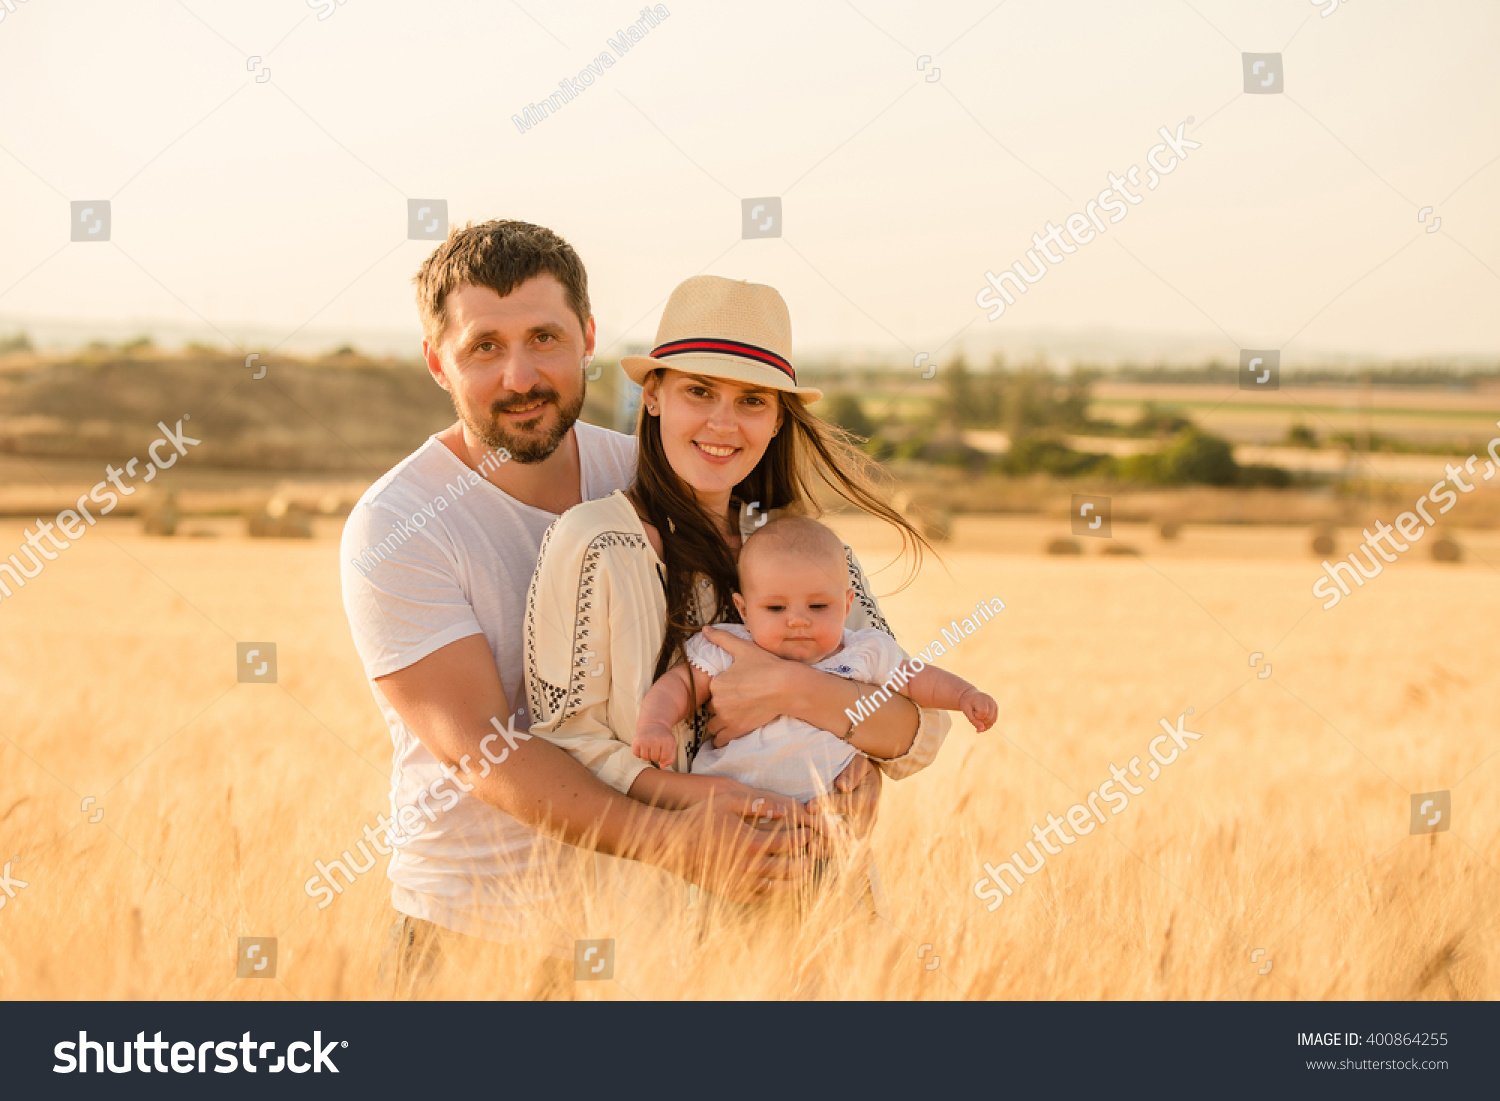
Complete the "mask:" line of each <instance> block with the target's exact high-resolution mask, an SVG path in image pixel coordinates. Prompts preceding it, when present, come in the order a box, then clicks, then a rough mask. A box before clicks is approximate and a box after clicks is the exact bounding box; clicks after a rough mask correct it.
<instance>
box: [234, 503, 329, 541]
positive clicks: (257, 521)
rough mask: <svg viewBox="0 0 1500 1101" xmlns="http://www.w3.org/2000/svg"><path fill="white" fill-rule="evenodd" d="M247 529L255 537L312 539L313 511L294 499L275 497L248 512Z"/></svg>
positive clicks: (246, 517)
mask: <svg viewBox="0 0 1500 1101" xmlns="http://www.w3.org/2000/svg"><path fill="white" fill-rule="evenodd" d="M245 519H246V525H245V530H246V532H247V533H248V534H249V535H250V536H251V538H254V539H311V538H312V537H313V529H312V513H310V512H309V511H308V510H307V509H306V508H304V507H302V506H301V505H299V504H297V503H296V502H294V501H288V500H287V499H286V498H284V497H273V498H271V500H270V501H269V502H268V503H267V504H266V505H265V507H264V508H257V509H252V510H250V511H248V512H247V513H246V516H245Z"/></svg>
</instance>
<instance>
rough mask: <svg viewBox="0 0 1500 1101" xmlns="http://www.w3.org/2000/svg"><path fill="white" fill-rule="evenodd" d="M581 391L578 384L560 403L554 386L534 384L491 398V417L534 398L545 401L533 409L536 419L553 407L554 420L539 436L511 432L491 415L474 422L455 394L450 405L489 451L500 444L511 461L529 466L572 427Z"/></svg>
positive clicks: (576, 415)
mask: <svg viewBox="0 0 1500 1101" xmlns="http://www.w3.org/2000/svg"><path fill="white" fill-rule="evenodd" d="M584 393H585V389H584V388H583V387H580V388H579V391H578V397H577V399H576V400H574V401H573V402H572V403H571V404H568V405H564V404H562V402H561V400H560V399H561V396H562V395H560V394H559V393H558V392H557V391H556V390H554V389H552V388H551V387H550V386H538V387H536V388H535V389H533V390H531V391H529V392H528V393H525V394H518V395H516V396H515V397H512V398H507V399H506V400H505V401H497V402H494V403H493V404H492V405H491V406H490V416H491V418H493V417H495V416H497V415H498V414H500V413H503V412H506V411H507V410H510V409H517V408H522V407H524V406H527V405H530V404H532V403H533V402H535V401H542V402H546V403H548V404H545V405H543V406H541V407H540V408H539V409H537V411H536V416H537V419H538V420H540V419H541V418H543V417H546V415H547V413H548V411H549V409H553V408H555V409H556V410H557V424H556V425H554V426H553V427H552V430H551V431H549V432H548V433H547V434H546V435H544V436H541V437H537V436H533V435H531V434H529V433H520V432H514V431H512V430H511V429H508V428H504V427H502V426H501V425H499V424H497V423H496V422H495V421H494V420H493V419H491V420H489V421H487V422H483V423H476V422H475V421H474V420H472V419H471V418H470V417H469V416H468V414H466V413H465V412H464V411H463V410H462V409H459V408H458V401H457V400H456V398H455V400H454V403H453V407H454V409H455V410H456V411H457V413H458V415H459V418H460V419H461V420H462V421H463V422H464V426H465V427H466V428H468V430H469V431H470V432H472V433H473V434H474V435H475V436H476V437H477V438H478V439H479V440H480V441H481V442H482V443H483V444H484V445H485V447H487V448H489V449H490V450H491V451H499V450H500V449H502V448H504V449H505V451H506V452H507V453H508V454H509V455H510V457H511V459H512V460H513V461H514V462H518V463H525V464H526V465H528V466H529V465H530V464H532V463H539V462H541V461H542V460H543V459H545V458H547V456H549V455H551V454H552V452H554V451H556V450H557V445H558V444H560V443H562V441H563V437H564V436H566V435H567V434H568V430H569V429H571V428H572V427H573V424H574V422H576V421H577V420H578V414H579V413H580V412H581V411H582V410H583V399H584Z"/></svg>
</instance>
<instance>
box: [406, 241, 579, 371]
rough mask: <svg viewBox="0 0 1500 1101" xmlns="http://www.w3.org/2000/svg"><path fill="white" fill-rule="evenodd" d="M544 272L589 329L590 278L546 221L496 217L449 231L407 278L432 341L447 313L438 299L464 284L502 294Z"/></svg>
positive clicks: (441, 300) (568, 247)
mask: <svg viewBox="0 0 1500 1101" xmlns="http://www.w3.org/2000/svg"><path fill="white" fill-rule="evenodd" d="M543 273H546V274H548V275H551V276H553V277H554V278H555V279H556V280H557V281H558V282H559V283H561V284H562V286H563V292H564V295H565V297H566V298H567V302H568V308H569V309H570V310H572V311H573V312H574V313H575V314H576V315H577V316H578V324H579V325H580V326H581V327H582V328H583V329H585V330H587V329H588V325H589V317H590V316H591V314H592V311H591V310H590V309H589V277H588V272H586V271H585V270H584V267H583V261H582V260H580V259H579V258H578V253H576V252H574V251H573V246H572V245H570V244H568V242H566V241H564V240H563V239H562V238H561V237H559V236H558V235H557V234H555V233H553V232H552V231H551V230H550V229H547V228H546V227H545V226H535V225H532V224H531V223H530V222H516V221H510V220H503V221H501V220H497V221H490V222H479V223H477V224H476V223H472V222H471V223H470V224H468V225H466V226H463V227H462V228H458V229H453V230H450V231H449V233H448V239H447V240H446V241H444V242H443V243H442V244H441V245H439V246H438V247H437V248H436V249H434V250H433V252H432V255H431V256H429V257H427V259H426V260H424V261H423V262H422V266H421V268H420V269H418V271H417V274H416V275H415V276H414V277H413V279H412V282H413V283H415V284H416V287H417V312H418V313H419V314H420V315H421V317H422V335H423V336H424V337H425V338H426V339H427V340H428V341H430V342H431V343H433V344H436V343H437V342H438V338H439V337H441V336H442V335H443V328H444V326H445V325H446V323H447V320H448V319H447V315H446V313H445V311H444V309H443V303H444V301H445V300H446V299H447V297H448V295H450V294H452V293H453V292H454V291H455V290H457V289H458V288H459V287H461V286H462V285H463V284H465V283H471V284H473V285H474V286H476V287H488V288H490V290H492V291H494V292H495V293H496V294H498V295H499V296H500V297H501V298H504V297H505V296H506V295H508V294H510V292H511V291H513V290H515V289H516V288H517V287H519V286H520V285H521V284H522V283H524V282H526V280H528V279H531V278H533V277H534V276H537V275H541V274H543Z"/></svg>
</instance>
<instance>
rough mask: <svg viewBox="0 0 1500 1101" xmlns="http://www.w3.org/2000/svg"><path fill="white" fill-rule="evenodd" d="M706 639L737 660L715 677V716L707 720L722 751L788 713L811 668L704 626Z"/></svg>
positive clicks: (715, 742)
mask: <svg viewBox="0 0 1500 1101" xmlns="http://www.w3.org/2000/svg"><path fill="white" fill-rule="evenodd" d="M703 637H704V638H706V639H708V641H709V642H712V643H713V644H714V645H715V646H719V647H722V648H723V649H725V650H727V651H729V653H730V655H731V656H732V657H733V658H734V664H733V665H731V666H730V667H729V668H728V669H726V670H724V672H722V673H720V674H719V675H718V676H716V677H715V678H714V695H713V703H712V705H711V706H712V708H713V714H712V715H711V717H710V718H709V721H708V732H709V733H710V734H712V735H713V737H714V745H715V746H717V747H719V748H720V749H722V748H723V747H724V746H726V745H728V744H729V743H730V742H732V741H734V740H735V739H736V738H743V737H744V736H745V735H746V734H749V733H750V732H751V731H752V730H758V729H760V728H761V727H763V726H765V725H766V724H767V723H769V722H771V721H772V720H773V719H775V718H776V717H777V716H778V715H784V714H786V713H787V710H786V700H787V697H788V696H789V695H791V694H792V692H793V685H794V684H796V683H797V680H796V678H797V677H798V676H799V675H800V674H801V673H802V672H803V671H805V670H806V669H807V668H808V667H807V666H805V665H803V664H802V663H801V662H796V661H784V660H782V659H781V658H779V657H777V656H776V655H775V654H768V653H767V652H766V651H764V650H762V649H761V648H760V647H759V646H757V645H756V644H755V643H753V642H751V641H750V640H749V639H745V638H739V637H737V636H735V635H732V634H730V633H729V632H728V631H720V630H717V629H715V628H713V627H705V628H704V629H703Z"/></svg>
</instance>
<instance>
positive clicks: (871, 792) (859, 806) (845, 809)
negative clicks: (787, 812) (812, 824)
mask: <svg viewBox="0 0 1500 1101" xmlns="http://www.w3.org/2000/svg"><path fill="white" fill-rule="evenodd" d="M880 784H881V779H880V772H879V771H878V770H877V769H876V768H875V767H874V766H872V765H871V764H870V762H869V761H868V760H866V759H865V758H864V757H862V756H859V757H855V758H854V760H852V761H850V762H849V767H848V768H846V769H844V771H843V772H841V773H839V774H838V777H837V779H835V780H834V782H833V791H832V792H830V793H829V794H827V795H824V796H822V797H821V798H818V799H814V800H813V801H812V802H810V803H808V804H807V812H808V813H809V814H838V815H842V816H843V818H844V821H845V822H846V823H847V824H848V826H849V829H850V830H851V831H852V832H853V834H854V836H855V837H857V838H859V839H860V840H861V841H863V840H865V839H867V838H868V837H869V836H870V834H871V833H872V832H873V831H874V829H875V818H876V816H877V815H878V814H879V813H880Z"/></svg>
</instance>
